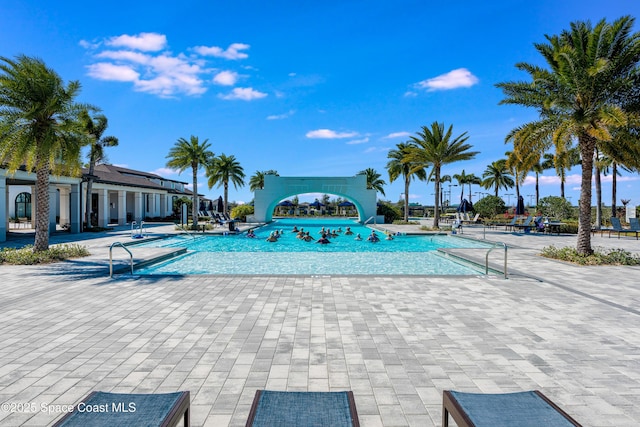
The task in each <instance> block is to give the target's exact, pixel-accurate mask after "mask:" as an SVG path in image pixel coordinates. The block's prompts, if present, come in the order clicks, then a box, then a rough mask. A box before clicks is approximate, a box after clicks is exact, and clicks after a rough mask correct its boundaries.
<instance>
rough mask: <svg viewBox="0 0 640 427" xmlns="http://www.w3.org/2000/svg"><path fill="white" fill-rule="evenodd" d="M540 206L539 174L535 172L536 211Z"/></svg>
mask: <svg viewBox="0 0 640 427" xmlns="http://www.w3.org/2000/svg"><path fill="white" fill-rule="evenodd" d="M539 204H540V174H539V173H538V172H536V209H537V208H538V205H539Z"/></svg>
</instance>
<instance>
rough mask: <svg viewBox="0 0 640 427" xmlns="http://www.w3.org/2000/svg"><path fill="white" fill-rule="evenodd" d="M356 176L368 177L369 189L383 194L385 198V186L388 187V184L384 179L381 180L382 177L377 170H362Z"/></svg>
mask: <svg viewBox="0 0 640 427" xmlns="http://www.w3.org/2000/svg"><path fill="white" fill-rule="evenodd" d="M356 175H366V177H367V188H368V189H369V190H376V191H377V192H379V193H382V195H383V196H384V195H385V194H384V187H383V186H384V185H387V183H386V182H384V179H381V178H380V177H381V176H382V175H380V174H379V173H378V172H377V171H376V170H375V169H373V168H367V169H365V170H361V171H360V172H358V173H357V174H356Z"/></svg>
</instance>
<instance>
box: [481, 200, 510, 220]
mask: <svg viewBox="0 0 640 427" xmlns="http://www.w3.org/2000/svg"><path fill="white" fill-rule="evenodd" d="M473 210H474V211H475V212H476V213H478V214H480V217H481V218H493V217H494V216H496V215H500V214H503V213H504V212H505V211H506V210H507V207H506V206H505V204H504V200H502V199H501V198H500V197H496V196H486V197H483V198H482V199H480V200H478V201H477V202H475V203H474V204H473Z"/></svg>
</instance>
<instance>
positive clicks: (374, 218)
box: [364, 216, 376, 225]
mask: <svg viewBox="0 0 640 427" xmlns="http://www.w3.org/2000/svg"><path fill="white" fill-rule="evenodd" d="M371 220H373V223H374V224H375V223H376V217H375V216H370V217H369V218H367V220H366V221H365V222H364V224H365V225H366V224H368V223H369V221H371Z"/></svg>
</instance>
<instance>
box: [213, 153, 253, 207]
mask: <svg viewBox="0 0 640 427" xmlns="http://www.w3.org/2000/svg"><path fill="white" fill-rule="evenodd" d="M207 177H208V178H209V181H208V184H209V188H210V189H211V188H213V186H214V185H216V184H218V187H219V186H220V185H222V186H223V187H224V212H227V206H228V202H229V181H231V182H232V183H233V188H235V189H236V190H237V189H238V187H242V186H243V185H244V170H243V169H242V166H240V163H239V162H238V161H237V160H236V157H235V156H227V155H225V154H224V153H222V154H220V156H218V157H214V159H213V161H211V163H209V164H208V165H207Z"/></svg>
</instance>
